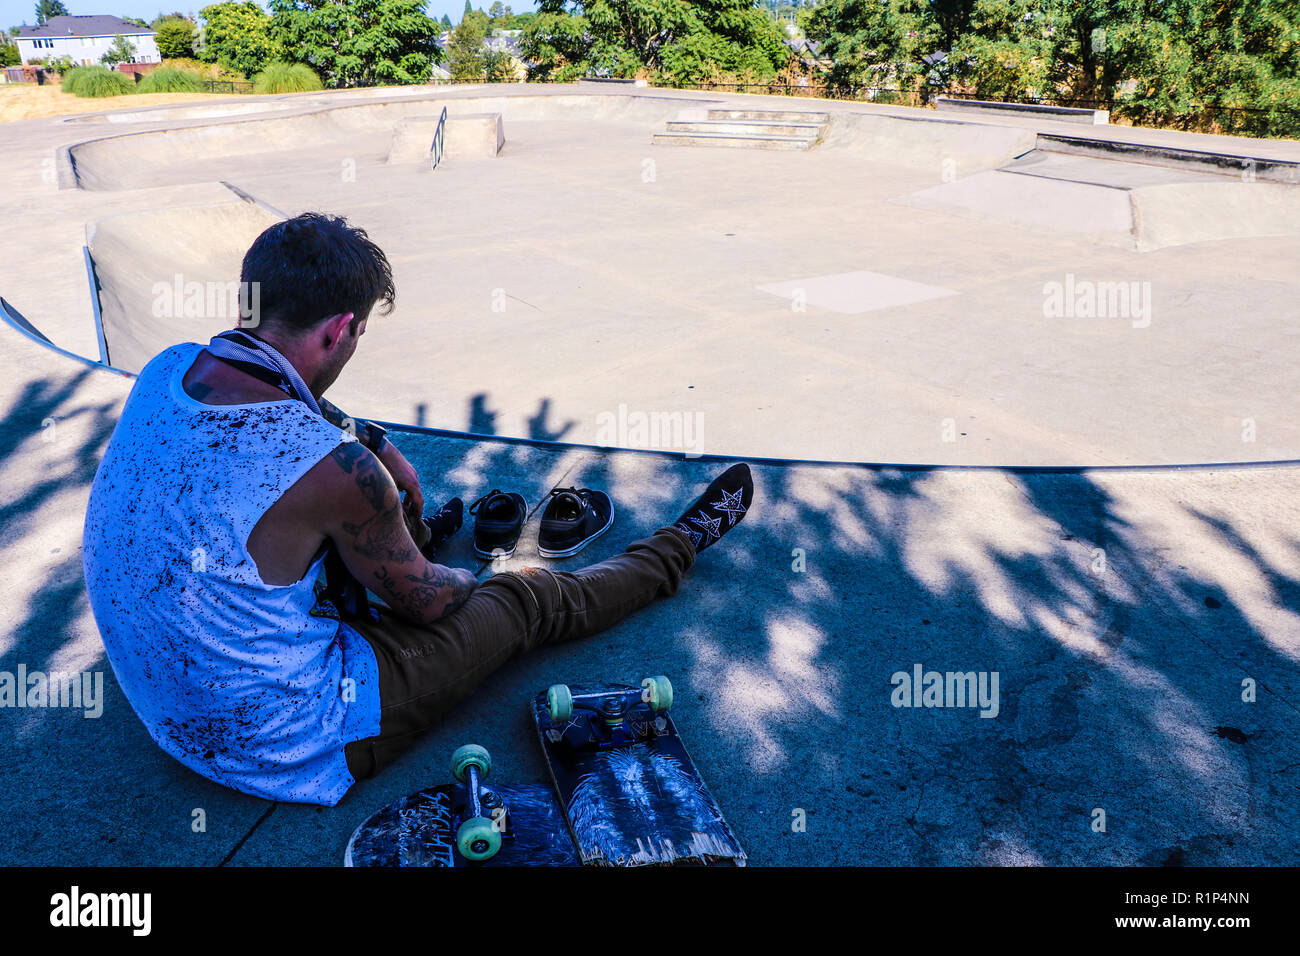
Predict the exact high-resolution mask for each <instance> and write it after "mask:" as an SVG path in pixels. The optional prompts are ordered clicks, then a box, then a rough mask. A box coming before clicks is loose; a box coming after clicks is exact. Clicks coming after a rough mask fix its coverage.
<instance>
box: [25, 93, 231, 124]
mask: <svg viewBox="0 0 1300 956" xmlns="http://www.w3.org/2000/svg"><path fill="white" fill-rule="evenodd" d="M228 98H229V97H228V96H227V95H226V94H222V93H148V94H143V95H141V94H135V93H133V94H130V95H128V96H108V97H104V98H103V99H82V98H81V97H78V96H72V95H71V94H68V93H64V92H63V90H62V89H60V88H59V87H58V86H56V85H52V84H51V85H46V86H37V85H35V84H34V83H7V84H3V85H0V123H12V122H14V121H15V120H25V119H37V118H38V117H41V116H71V115H74V114H76V113H100V112H103V111H104V110H121V109H140V108H142V107H145V106H162V105H164V104H167V103H201V102H204V101H205V100H221V99H228Z"/></svg>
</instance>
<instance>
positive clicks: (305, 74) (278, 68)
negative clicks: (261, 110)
mask: <svg viewBox="0 0 1300 956" xmlns="http://www.w3.org/2000/svg"><path fill="white" fill-rule="evenodd" d="M324 88H325V87H324V84H322V83H321V81H320V77H319V76H317V75H316V74H315V72H313V70H312V69H311V67H309V66H304V65H303V64H301V63H270V64H267V67H266V69H265V70H263V71H262V72H261V73H259V74H257V76H256V77H254V78H253V92H254V93H308V92H311V91H312V90H322V89H324Z"/></svg>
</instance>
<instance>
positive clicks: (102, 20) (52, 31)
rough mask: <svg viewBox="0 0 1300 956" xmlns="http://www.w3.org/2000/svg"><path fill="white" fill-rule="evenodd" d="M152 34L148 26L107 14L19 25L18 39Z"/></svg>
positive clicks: (58, 18) (55, 18)
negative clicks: (28, 25) (37, 24)
mask: <svg viewBox="0 0 1300 956" xmlns="http://www.w3.org/2000/svg"><path fill="white" fill-rule="evenodd" d="M142 33H143V34H148V35H150V36H152V35H153V31H152V30H150V29H149V28H148V27H142V26H140V24H138V23H129V22H128V21H126V20H123V19H122V18H121V17H114V16H109V15H107V14H95V15H94V16H85V17H79V16H66V17H50V18H49V19H48V20H46V21H45V22H44V23H43V24H41V25H40V26H38V27H27V26H23V27H19V28H18V39H20V40H34V39H36V38H37V37H111V36H115V35H117V34H126V35H128V36H138V35H140V34H142Z"/></svg>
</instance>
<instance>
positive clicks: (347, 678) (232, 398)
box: [84, 213, 753, 806]
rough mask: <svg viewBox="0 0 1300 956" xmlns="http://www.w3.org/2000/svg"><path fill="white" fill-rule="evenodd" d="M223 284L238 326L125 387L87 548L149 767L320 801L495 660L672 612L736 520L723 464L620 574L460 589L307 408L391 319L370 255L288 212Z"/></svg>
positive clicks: (386, 292) (744, 494)
mask: <svg viewBox="0 0 1300 956" xmlns="http://www.w3.org/2000/svg"><path fill="white" fill-rule="evenodd" d="M241 279H242V281H243V283H245V286H244V287H245V288H251V287H252V286H251V284H252V283H258V286H257V288H258V290H259V296H258V298H259V301H260V315H259V317H258V318H259V321H258V324H257V325H256V327H255V328H245V329H244V330H242V331H234V332H229V333H223V334H222V335H221V336H217V337H216V338H214V339H213V340H212V342H211V343H209V345H207V346H204V345H201V344H197V343H187V344H183V345H177V346H174V347H172V348H169V349H167V350H165V351H163V352H162V353H161V354H159V355H158V356H157V357H155V358H154V359H153V360H152V361H150V362H149V364H148V365H147V366H146V367H145V368H144V369H143V371H141V373H140V376H139V379H138V380H137V381H136V383H135V386H134V387H133V388H132V390H131V394H130V397H129V398H128V399H127V402H126V405H125V407H124V408H123V411H122V417H121V419H120V421H119V422H118V424H117V428H116V429H115V431H114V432H113V436H112V439H111V440H110V441H109V444H108V447H107V449H106V451H105V454H104V459H103V461H102V462H101V464H100V467H99V470H98V472H97V474H96V476H95V481H94V484H93V486H92V488H91V494H90V503H89V506H88V509H87V512H86V525H85V532H84V563H85V576H86V589H87V591H88V593H89V596H90V603H91V607H92V609H93V611H94V615H95V621H96V623H97V624H98V626H99V629H100V632H101V633H102V635H103V638H104V647H105V650H106V651H107V654H108V659H109V662H110V664H111V665H112V667H113V672H114V673H115V674H116V675H117V680H118V682H119V684H120V685H121V687H122V690H123V692H124V693H125V694H126V697H127V699H128V700H129V701H130V702H131V705H132V707H133V708H134V709H135V711H136V713H137V714H138V715H139V716H140V719H141V720H142V721H143V722H144V724H145V727H146V728H147V729H148V731H149V734H150V736H152V737H153V739H154V740H155V741H157V742H158V744H159V745H160V746H161V747H162V748H163V749H164V750H165V751H167V753H169V754H171V755H172V756H173V757H175V758H176V759H177V760H179V761H180V762H181V763H183V764H185V765H186V766H187V767H189V768H191V769H192V770H195V771H197V772H198V773H200V774H203V775H204V776H206V777H209V778H210V779H212V780H215V781H217V782H218V783H221V784H224V785H226V786H229V787H233V788H234V789H236V790H241V791H243V792H245V793H250V794H254V795H257V796H260V797H266V798H268V799H274V800H286V801H297V802H306V803H320V804H326V805H330V806H332V805H334V804H335V803H337V802H338V801H339V800H340V799H341V798H342V797H343V795H344V794H345V793H346V792H347V790H348V788H349V787H351V786H352V784H353V783H354V782H355V781H356V780H357V779H361V778H364V777H368V776H370V775H372V774H374V773H375V772H376V771H377V770H378V769H379V768H380V767H382V766H384V765H385V764H386V763H388V762H389V761H390V760H391V759H392V758H393V757H395V756H396V755H397V754H398V753H399V752H400V751H401V750H402V749H403V748H404V747H406V746H407V745H409V744H410V743H411V742H413V740H414V739H415V736H416V735H417V734H418V733H419V732H420V731H421V730H423V729H425V728H427V727H428V726H430V725H431V724H433V723H434V722H435V721H437V720H438V718H439V717H440V716H441V715H442V714H443V713H445V712H446V711H447V709H448V708H450V707H451V706H452V705H453V704H455V703H456V702H457V701H459V700H461V699H462V698H464V697H465V696H466V695H467V694H468V693H469V692H470V691H471V690H472V689H473V688H474V687H475V686H476V685H477V684H478V683H479V682H480V681H481V680H483V678H484V677H486V676H487V675H488V674H490V673H491V672H492V671H494V670H495V669H496V668H498V667H500V666H501V665H502V664H504V663H505V662H506V661H508V660H510V659H511V658H513V657H515V656H517V655H519V654H520V653H522V652H524V651H527V650H529V649H531V648H534V647H537V646H539V645H541V644H546V643H550V642H557V641H566V640H570V639H573V638H579V637H584V636H587V635H590V634H594V633H596V632H597V631H600V630H603V629H605V628H608V627H610V626H611V625H613V624H615V623H617V622H618V621H620V620H622V619H623V618H624V617H625V616H626V615H628V614H629V613H631V612H632V611H635V610H636V609H638V608H641V607H644V606H646V605H647V604H649V603H651V602H652V601H653V600H654V599H656V598H658V597H660V596H668V595H672V594H675V593H676V591H677V589H678V586H679V583H680V581H681V578H682V575H683V574H685V572H686V571H687V570H688V569H689V568H690V567H691V566H692V564H693V563H694V562H695V559H696V556H697V553H698V552H699V551H701V550H703V549H704V548H706V547H708V546H709V545H711V544H713V543H715V542H716V541H717V540H718V539H719V537H720V536H721V535H722V534H724V533H726V531H727V530H728V529H730V528H731V527H733V526H734V525H735V524H737V523H738V522H739V521H740V519H741V518H742V517H743V516H744V514H745V513H746V511H747V510H748V508H749V505H750V502H751V500H752V497H753V483H752V480H751V478H750V474H749V469H748V468H747V467H746V466H745V465H743V464H741V465H735V466H733V467H732V468H730V469H728V470H727V471H726V472H725V473H724V474H723V475H721V476H719V478H718V479H716V480H715V481H714V482H713V483H712V484H711V485H710V486H709V488H708V489H707V490H706V491H705V493H704V494H703V495H701V497H700V498H699V499H698V500H697V501H696V502H695V503H694V504H692V505H691V507H690V508H688V509H687V511H686V512H685V513H684V514H683V516H682V518H681V520H680V521H678V522H677V523H676V524H674V525H669V526H665V527H663V528H660V529H659V530H657V531H655V532H654V533H653V534H652V535H650V536H649V537H647V538H644V539H642V540H640V541H636V542H634V543H633V544H631V545H630V546H629V547H628V549H627V551H626V552H625V553H623V554H621V555H618V556H617V557H614V558H611V559H610V560H608V561H604V562H602V563H600V564H596V565H593V566H591V567H588V568H585V569H583V570H580V571H576V572H572V573H570V572H564V571H546V570H543V569H541V568H524V569H522V570H520V571H517V572H506V573H502V574H497V575H495V576H493V577H491V578H488V579H487V580H486V581H484V582H483V583H482V584H481V585H479V584H478V582H477V581H476V579H475V576H474V575H473V574H471V573H470V572H469V571H466V570H463V569H460V568H448V567H444V566H442V565H439V564H434V563H432V562H431V561H429V560H427V559H426V557H425V556H424V554H422V553H421V548H422V547H425V546H426V544H427V539H428V536H429V529H428V527H427V526H426V525H425V524H424V523H422V522H421V520H420V516H421V513H422V510H423V496H422V494H421V492H420V485H419V479H418V477H417V475H416V473H415V469H414V468H412V467H411V465H410V463H409V462H407V460H406V459H405V458H404V457H403V456H402V454H401V453H400V452H399V451H398V450H397V448H396V447H395V446H394V445H393V443H392V442H391V441H389V440H388V439H386V438H385V437H384V434H383V430H382V429H380V428H377V427H375V428H372V427H370V426H368V425H365V424H359V425H358V426H357V427H356V434H353V431H352V430H351V429H350V428H348V427H346V426H347V425H349V424H351V423H350V421H349V420H348V419H346V417H345V416H344V415H343V414H342V413H341V412H340V411H339V410H338V409H337V408H335V407H334V406H333V405H331V404H330V403H329V402H327V401H325V400H324V398H322V396H323V394H324V393H325V391H326V389H327V388H329V386H330V385H331V384H333V382H334V381H335V380H336V379H337V378H338V376H339V373H340V372H341V371H342V370H343V366H344V365H345V364H346V363H347V362H348V360H349V359H350V358H351V357H352V354H353V352H354V351H355V349H356V347H357V343H358V342H359V341H360V338H361V335H362V334H363V333H364V332H365V330H366V323H367V321H368V317H369V315H370V313H371V311H372V309H373V308H374V307H375V306H376V305H378V304H381V303H382V307H381V309H380V311H381V313H383V312H387V311H389V310H390V309H391V307H392V301H393V295H394V290H393V282H392V273H391V270H390V268H389V264H388V260H387V259H386V257H385V256H384V254H383V252H382V251H381V250H380V249H379V248H378V247H377V246H376V245H375V244H374V243H373V242H371V241H370V240H369V239H368V238H367V236H366V234H365V233H364V232H363V231H362V230H360V229H355V228H353V227H351V226H349V225H348V224H347V223H346V222H345V221H344V220H342V219H338V218H334V217H329V216H322V215H318V214H313V213H307V214H304V215H301V216H298V217H296V218H293V219H290V220H287V221H285V222H281V223H278V224H276V225H274V226H272V227H271V228H269V229H267V230H266V231H265V232H264V233H262V235H261V236H259V237H258V238H257V240H256V241H255V242H254V243H253V245H252V247H251V248H250V249H249V250H248V253H247V254H246V256H245V257H244V262H243V267H242V270H241ZM358 439H360V440H358ZM403 495H405V500H404V501H403V497H402V496H403ZM426 550H427V548H426ZM329 562H333V563H332V564H331V563H329ZM322 566H325V567H326V569H327V578H334V577H336V576H339V577H345V578H346V577H349V576H350V579H354V582H353V583H355V582H364V584H365V585H366V587H368V588H369V590H370V591H372V592H373V593H374V594H376V595H378V596H379V597H380V598H381V599H382V600H383V601H384V602H385V603H386V605H387V607H385V608H383V609H380V610H379V611H378V617H379V619H378V620H377V621H376V620H373V619H372V618H371V617H370V616H368V615H361V616H358V617H357V618H356V619H355V620H350V621H349V620H341V619H340V614H339V611H338V609H337V608H336V607H335V605H334V604H332V603H331V602H330V601H328V600H326V598H325V595H324V593H322V592H318V590H317V588H316V587H315V585H316V582H317V578H318V575H319V573H320V571H321V569H322ZM331 593H333V592H332V591H331Z"/></svg>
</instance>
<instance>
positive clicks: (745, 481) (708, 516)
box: [673, 462, 754, 554]
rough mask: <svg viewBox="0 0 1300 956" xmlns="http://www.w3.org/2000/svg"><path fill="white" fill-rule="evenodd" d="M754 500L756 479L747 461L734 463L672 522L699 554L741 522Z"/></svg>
mask: <svg viewBox="0 0 1300 956" xmlns="http://www.w3.org/2000/svg"><path fill="white" fill-rule="evenodd" d="M753 500H754V478H753V476H752V475H750V473H749V466H748V465H746V464H745V463H744V462H741V463H740V464H738V465H732V466H731V467H730V468H728V469H727V470H726V471H724V472H723V473H722V474H720V475H719V476H718V477H717V478H715V479H713V484H711V485H709V487H708V488H706V489H705V491H704V494H702V495H700V496H699V497H698V498H696V499H695V503H694V504H693V505H691V506H690V507H689V508H687V509H686V511H685V513H684V514H683V515H682V517H681V519H680V520H679V521H677V522H675V523H674V524H673V527H674V528H676V529H677V530H678V531H683V532H685V533H686V536H687V537H688V538H690V539H691V542H692V543H693V544H694V545H695V552H696V553H697V554H698V553H699V552H701V551H703V550H704V549H705V548H707V547H708V546H709V545H711V544H713V543H714V542H715V541H717V540H718V539H719V538H721V537H722V536H723V535H724V534H726V533H727V532H728V531H730V530H731V529H732V528H734V527H735V526H736V525H738V524H740V519H742V518H743V517H745V514H746V512H748V511H749V505H750V502H752V501H753Z"/></svg>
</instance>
